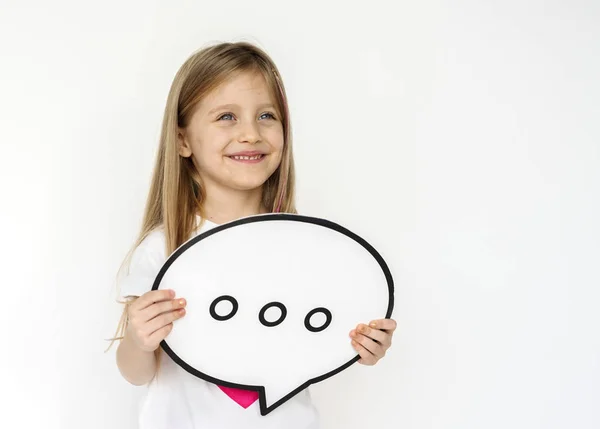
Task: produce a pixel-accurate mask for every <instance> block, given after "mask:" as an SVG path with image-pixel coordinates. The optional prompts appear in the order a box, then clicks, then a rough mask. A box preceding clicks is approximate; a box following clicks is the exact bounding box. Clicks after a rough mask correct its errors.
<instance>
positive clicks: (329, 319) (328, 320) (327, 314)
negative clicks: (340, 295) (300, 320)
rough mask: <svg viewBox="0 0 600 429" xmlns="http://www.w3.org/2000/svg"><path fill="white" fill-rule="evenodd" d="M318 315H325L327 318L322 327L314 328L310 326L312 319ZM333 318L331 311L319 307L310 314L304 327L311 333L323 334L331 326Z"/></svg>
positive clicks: (305, 319)
mask: <svg viewBox="0 0 600 429" xmlns="http://www.w3.org/2000/svg"><path fill="white" fill-rule="evenodd" d="M317 313H323V314H324V315H325V318H326V320H325V323H323V324H322V325H321V326H313V325H311V324H310V318H311V317H313V316H314V315H315V314H317ZM331 317H332V316H331V311H329V310H327V309H326V308H324V307H318V308H315V309H314V310H311V311H309V312H308V314H307V315H306V317H305V318H304V326H306V329H308V330H309V331H311V332H321V331H324V330H325V329H327V327H328V326H329V325H330V324H331Z"/></svg>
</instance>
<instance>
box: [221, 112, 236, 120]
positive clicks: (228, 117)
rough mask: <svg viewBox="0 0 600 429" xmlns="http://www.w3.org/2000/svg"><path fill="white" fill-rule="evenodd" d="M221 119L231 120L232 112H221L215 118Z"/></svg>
mask: <svg viewBox="0 0 600 429" xmlns="http://www.w3.org/2000/svg"><path fill="white" fill-rule="evenodd" d="M221 120H226V121H231V120H233V114H231V113H223V114H222V115H221V116H219V118H218V119H217V121H221Z"/></svg>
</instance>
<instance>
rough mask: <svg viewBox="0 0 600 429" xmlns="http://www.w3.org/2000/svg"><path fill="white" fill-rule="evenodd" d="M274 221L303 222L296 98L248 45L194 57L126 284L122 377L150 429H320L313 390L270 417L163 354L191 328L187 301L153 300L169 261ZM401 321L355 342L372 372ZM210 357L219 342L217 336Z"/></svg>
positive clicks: (169, 111) (363, 331) (179, 79)
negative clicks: (212, 233)
mask: <svg viewBox="0 0 600 429" xmlns="http://www.w3.org/2000/svg"><path fill="white" fill-rule="evenodd" d="M269 212H287V213H296V208H295V205H294V161H293V156H292V138H291V133H290V121H289V117H288V109H287V102H286V93H285V89H284V86H283V82H282V80H281V77H280V75H279V72H278V70H277V68H276V66H275V64H273V62H272V60H271V59H270V58H269V56H268V55H267V54H266V53H265V52H263V51H262V50H260V49H259V48H257V47H255V46H253V45H251V44H248V43H224V44H219V45H215V46H211V47H208V48H205V49H203V50H200V51H198V52H196V53H195V54H194V55H192V56H191V57H190V58H189V59H188V60H187V61H186V62H185V63H184V64H183V66H182V67H181V69H180V70H179V71H178V73H177V75H176V76H175V79H174V81H173V84H172V87H171V90H170V92H169V96H168V100H167V105H166V109H165V112H164V120H163V124H162V134H161V138H160V146H159V151H158V155H157V159H156V164H155V167H154V175H153V178H152V183H151V187H150V192H149V195H148V199H147V204H146V209H145V213H144V219H143V225H142V229H141V233H140V236H139V239H138V241H137V243H136V244H135V246H134V250H133V252H132V254H131V255H130V258H128V259H129V261H128V262H129V270H128V274H127V275H126V276H125V277H124V278H123V279H122V283H121V285H120V287H121V296H122V297H123V298H124V299H125V300H126V303H125V311H124V313H123V318H122V321H121V324H120V333H121V336H120V337H119V339H120V340H121V341H120V343H119V346H118V349H117V365H118V368H119V371H120V372H121V374H122V375H123V377H124V378H125V379H126V380H127V381H129V382H130V383H132V384H135V385H146V384H147V385H148V391H147V395H146V398H145V401H144V403H143V406H142V407H141V412H140V418H139V427H140V429H202V428H208V429H228V428H231V429H233V428H235V429H238V428H246V429H250V428H261V429H269V428H278V429H281V428H286V429H309V428H310V429H315V428H318V416H317V411H316V409H315V407H314V406H313V404H312V402H311V398H310V394H309V392H308V390H306V391H304V392H303V393H300V394H298V395H296V396H294V397H293V398H292V399H291V400H289V401H288V402H287V403H286V404H284V405H283V406H281V407H279V408H277V409H276V410H274V411H273V412H271V413H270V414H268V415H267V416H264V417H263V416H261V415H260V412H259V409H258V402H256V399H257V393H256V392H248V391H243V390H238V389H230V388H224V387H219V386H216V385H214V384H211V383H208V382H206V381H204V380H201V379H199V378H196V377H194V376H193V375H191V374H189V373H187V372H186V371H185V370H183V369H182V368H180V367H179V366H177V365H176V364H175V363H174V362H173V361H172V360H171V359H170V358H169V357H168V356H167V355H166V354H164V352H163V351H162V349H161V348H160V347H159V345H160V342H161V341H162V340H163V339H165V338H166V337H167V336H168V335H169V332H171V330H172V329H173V322H175V321H176V320H177V319H180V318H181V317H185V311H186V310H185V307H186V301H185V297H178V296H177V295H176V291H166V290H156V291H150V290H151V288H152V284H153V282H154V279H155V277H156V275H157V273H158V271H159V270H160V268H161V266H162V265H163V263H164V262H165V261H166V259H167V258H168V256H169V255H170V254H171V253H172V252H173V251H174V250H176V249H177V248H178V247H179V246H180V245H181V244H183V243H184V242H185V241H187V240H188V239H190V238H191V237H193V236H195V235H197V234H200V233H202V232H204V231H206V230H208V229H210V228H212V227H214V226H215V225H218V224H222V223H225V222H229V221H232V220H235V219H238V218H241V217H245V216H250V215H256V214H261V213H269ZM395 328H396V323H395V322H394V321H393V320H391V319H384V320H375V321H370V323H369V325H364V324H359V325H358V326H357V328H356V329H354V330H352V331H351V332H350V338H349V339H348V341H351V342H352V345H353V346H354V348H355V349H356V351H357V352H358V354H359V355H360V357H361V359H360V361H359V362H360V363H363V364H366V365H373V364H375V363H376V362H377V361H378V360H379V359H380V358H381V357H383V356H384V354H385V352H386V350H387V349H388V348H389V347H390V345H391V337H392V333H393V331H394V330H395ZM206 338H207V344H206V346H207V347H210V343H208V341H209V338H210V333H207V335H206Z"/></svg>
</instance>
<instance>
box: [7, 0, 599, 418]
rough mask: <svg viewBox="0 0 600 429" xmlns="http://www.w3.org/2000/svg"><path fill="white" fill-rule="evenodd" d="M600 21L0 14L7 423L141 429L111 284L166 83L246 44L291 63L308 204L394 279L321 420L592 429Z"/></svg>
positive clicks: (476, 5) (507, 15) (470, 15)
mask: <svg viewBox="0 0 600 429" xmlns="http://www.w3.org/2000/svg"><path fill="white" fill-rule="evenodd" d="M599 29H600V6H599V3H598V2H595V1H593V0H590V1H581V0H577V1H573V0H570V1H567V0H563V1H533V0H518V1H517V0H506V1H490V0H484V1H482V0H479V1H475V0H473V1H461V0H458V1H441V0H440V1H434V0H425V1H419V2H407V1H386V2H384V1H376V0H373V1H369V2H341V1H338V2H333V1H323V0H322V1H318V2H311V1H302V2H300V1H298V2H283V1H268V0H265V1H260V2H247V1H241V0H230V1H228V2H205V1H158V0H146V1H144V2H142V1H114V0H113V1H104V2H90V1H83V2H81V1H79V2H77V1H64V0H63V1H53V2H43V1H21V0H20V1H16V0H15V1H7V0H0V52H1V57H0V61H1V64H0V65H1V67H0V131H1V138H0V144H1V151H0V174H1V177H0V179H1V180H0V186H1V189H0V195H1V202H2V203H1V204H2V207H1V211H0V216H1V218H0V219H1V221H0V238H1V240H2V251H1V252H2V253H1V256H2V257H1V259H0V261H1V262H0V263H1V272H2V279H1V281H0V285H1V291H2V295H1V296H2V305H1V310H0V318H1V323H2V325H1V326H2V337H1V341H2V350H1V354H0V356H1V357H0V359H1V363H0V393H1V395H2V397H1V401H0V427H2V428H7V429H8V428H11V429H12V428H39V427H44V428H61V429H79V428H86V429H95V428H98V429H100V428H114V429H125V428H135V427H136V426H135V420H136V404H137V402H136V401H137V399H138V398H139V397H140V395H141V389H140V388H135V387H133V386H130V385H128V384H127V383H126V382H125V381H124V380H123V379H122V378H121V377H120V376H119V374H118V371H117V368H116V365H115V360H114V351H115V349H114V348H113V349H111V350H110V351H108V352H106V353H105V348H106V347H107V344H108V343H107V342H106V338H109V337H111V336H112V335H113V334H114V329H115V327H116V324H117V321H118V317H119V312H120V308H119V306H118V305H117V304H116V303H115V297H116V290H115V287H114V280H115V274H116V271H117V269H118V266H119V264H120V263H121V261H122V258H123V257H124V256H125V253H126V252H127V250H128V248H129V246H130V245H131V244H132V242H133V239H134V237H135V234H136V233H137V230H138V227H139V223H140V220H141V215H142V210H143V205H144V202H145V198H146V192H147V188H148V184H149V179H150V174H151V169H152V165H153V161H154V155H155V150H156V147H157V143H158V137H159V131H160V124H161V120H162V114H163V109H164V103H165V100H166V96H167V93H168V90H169V86H170V84H171V81H172V79H173V77H174V75H175V73H176V71H177V69H178V68H179V66H180V65H181V64H182V63H183V62H184V61H185V59H186V58H187V57H188V56H189V55H190V54H191V53H192V52H193V51H195V50H196V49H199V48H201V47H203V46H204V45H206V44H208V43H212V42H217V41H236V40H248V41H252V42H255V43H257V44H259V45H260V46H261V47H263V48H264V49H266V50H267V51H268V52H269V53H270V54H271V55H272V57H273V58H274V60H275V61H276V63H277V64H278V66H279V67H280V69H281V72H282V75H283V79H284V82H285V84H286V86H287V89H288V92H289V102H290V108H291V113H292V121H293V131H294V143H295V154H296V164H297V171H298V205H299V208H300V211H301V212H302V213H305V214H310V215H317V216H321V217H325V218H328V219H331V220H334V221H337V222H339V223H342V224H343V225H345V226H346V227H348V228H350V229H352V230H354V231H355V232H356V233H358V234H359V235H362V236H364V237H365V238H366V239H367V240H368V241H370V242H371V243H372V244H374V245H375V246H376V247H377V248H378V249H379V250H380V252H381V253H382V254H383V255H384V256H385V258H386V259H387V261H388V263H389V265H390V267H391V269H392V271H393V273H394V276H395V280H396V286H397V292H396V308H395V313H394V318H395V319H396V320H397V321H398V325H399V329H398V331H397V333H396V335H395V338H394V344H393V346H392V349H390V352H389V354H388V356H386V357H385V358H384V359H383V360H382V361H381V362H380V363H379V364H378V365H377V366H375V367H362V366H358V365H355V366H353V367H352V368H350V369H349V370H347V371H345V372H344V373H342V374H340V375H339V376H337V377H335V378H333V379H330V380H328V381H326V382H324V383H322V384H319V385H317V386H315V387H314V388H313V395H314V398H315V401H316V403H317V405H318V407H319V409H320V411H321V414H322V421H323V428H327V429H333V428H344V429H354V428H356V429H358V428H365V427H368V428H381V429H392V428H403V429H437V428H440V429H459V428H460V429H479V428H488V429H492V428H498V429H505V428H509V427H510V428H515V429H516V428H519V429H534V428H535V429H537V428H540V429H541V428H543V429H554V428H565V429H566V428H578V429H592V428H598V427H600V406H599V404H600V311H598V307H599V302H600V273H599V271H600V222H599V219H600V125H599V122H600V121H599V118H600V101H599V100H600V85H599V83H598V81H599V79H598V76H600V49H599V46H600V30H599ZM199 429H200V428H199Z"/></svg>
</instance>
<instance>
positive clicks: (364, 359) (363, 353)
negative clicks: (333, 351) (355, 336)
mask: <svg viewBox="0 0 600 429" xmlns="http://www.w3.org/2000/svg"><path fill="white" fill-rule="evenodd" d="M352 347H354V350H356V352H357V353H358V355H359V356H360V359H359V360H358V363H361V364H363V365H375V364H376V363H377V357H376V356H374V355H373V353H371V352H370V351H369V350H367V349H366V348H364V347H363V346H362V345H361V344H359V343H358V342H356V341H355V340H352Z"/></svg>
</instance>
